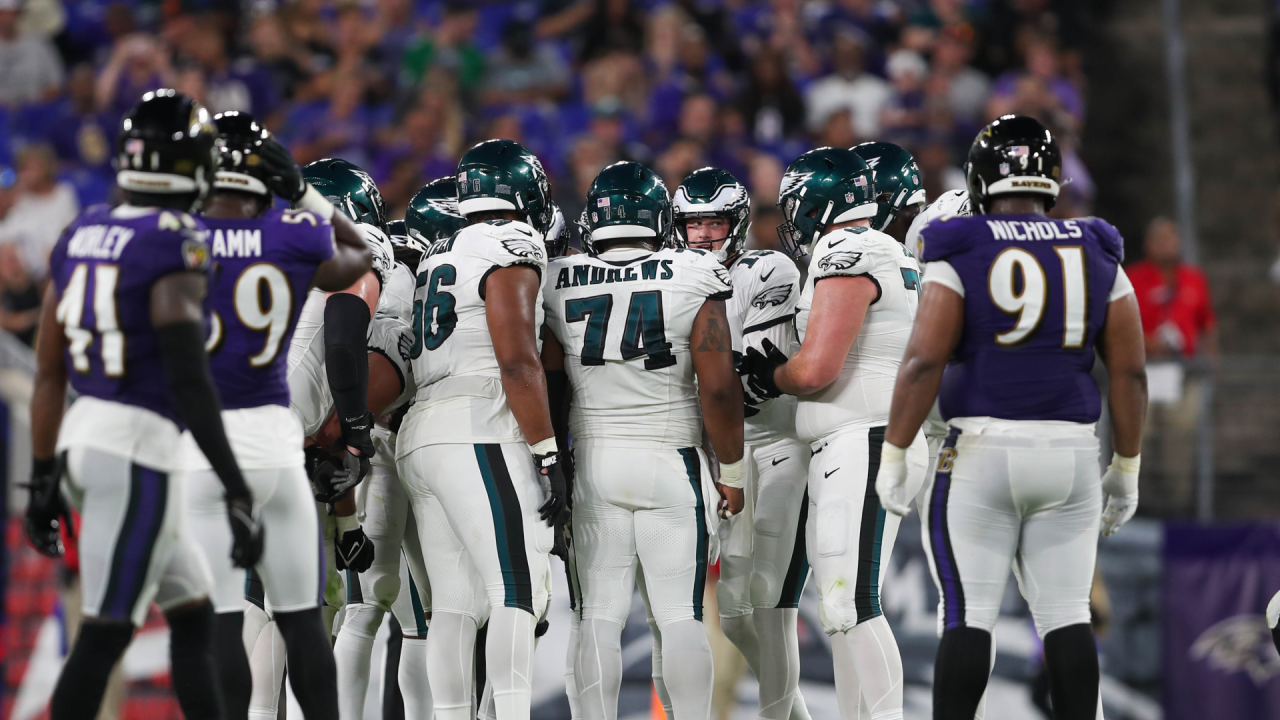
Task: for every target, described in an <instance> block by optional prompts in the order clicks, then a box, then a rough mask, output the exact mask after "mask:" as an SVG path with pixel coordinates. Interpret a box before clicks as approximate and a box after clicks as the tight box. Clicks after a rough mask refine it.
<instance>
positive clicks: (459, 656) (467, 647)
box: [427, 611, 476, 720]
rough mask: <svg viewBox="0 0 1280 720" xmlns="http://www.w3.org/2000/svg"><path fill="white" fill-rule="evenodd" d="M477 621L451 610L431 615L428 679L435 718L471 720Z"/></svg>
mask: <svg viewBox="0 0 1280 720" xmlns="http://www.w3.org/2000/svg"><path fill="white" fill-rule="evenodd" d="M475 653H476V623H475V620H472V619H471V618H470V617H467V616H465V615H459V614H457V613H449V612H439V611H436V612H433V613H432V614H431V631H430V632H428V633H427V679H428V680H429V681H430V683H431V699H432V702H433V704H434V707H435V720H471V718H473V717H474V715H473V714H472V712H471V705H472V701H473V698H474V693H473V691H472V683H473V682H474V677H473V675H474V673H473V670H474V668H475V662H476V659H475Z"/></svg>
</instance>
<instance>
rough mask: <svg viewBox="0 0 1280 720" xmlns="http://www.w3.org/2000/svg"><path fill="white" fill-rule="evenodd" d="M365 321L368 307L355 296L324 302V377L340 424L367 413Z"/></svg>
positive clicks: (338, 296)
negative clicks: (327, 382)
mask: <svg viewBox="0 0 1280 720" xmlns="http://www.w3.org/2000/svg"><path fill="white" fill-rule="evenodd" d="M369 320H370V317H369V306H368V305H366V304H365V302H364V300H362V299H361V298H359V297H357V296H355V295H352V294H350V293H335V294H333V295H330V296H329V299H328V300H327V301H325V306H324V359H325V376H326V378H327V379H328V380H329V391H330V393H332V395H333V407H334V409H335V410H337V412H338V420H339V421H341V422H343V423H354V422H357V421H358V420H359V419H360V418H362V417H364V415H365V413H367V412H369V407H368V393H369V356H368V354H367V353H368V350H367V349H366V337H367V334H368V331H369Z"/></svg>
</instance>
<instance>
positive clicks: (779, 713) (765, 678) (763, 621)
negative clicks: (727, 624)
mask: <svg viewBox="0 0 1280 720" xmlns="http://www.w3.org/2000/svg"><path fill="white" fill-rule="evenodd" d="M799 615H800V611H799V610H797V609H795V608H774V609H764V608H758V609H756V611H755V612H753V613H752V614H751V618H752V622H753V624H754V625H755V631H756V639H757V641H758V642H759V648H760V668H759V672H757V673H756V678H757V679H758V680H759V681H760V717H761V718H764V719H765V720H788V718H791V717H792V715H793V713H792V710H791V708H792V707H793V706H794V705H796V704H799V705H800V706H801V707H802V708H803V706H804V702H803V701H802V700H800V691H799V686H800V642H799V639H798V638H797V637H796V622H797V619H798V618H799ZM808 714H809V711H808V709H802V717H803V716H807V715H808Z"/></svg>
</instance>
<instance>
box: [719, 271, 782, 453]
mask: <svg viewBox="0 0 1280 720" xmlns="http://www.w3.org/2000/svg"><path fill="white" fill-rule="evenodd" d="M729 274H730V276H731V278H732V280H733V298H732V299H730V300H729V302H728V303H727V309H728V312H729V329H730V330H731V331H732V333H733V352H734V356H735V357H739V356H741V354H742V353H744V352H746V349H747V348H748V347H754V348H756V349H757V350H760V349H761V341H762V340H765V339H768V340H769V342H771V343H773V345H774V347H776V348H778V349H779V350H781V351H782V352H783V353H785V354H787V355H791V353H792V351H793V350H794V349H795V340H796V331H795V316H796V303H797V302H798V301H799V300H800V270H799V269H798V268H796V264H795V263H794V262H792V261H791V258H788V257H787V256H786V255H783V254H782V253H780V252H777V251H775V250H755V251H752V252H747V253H743V254H742V255H741V256H740V257H739V258H738V259H737V260H735V261H734V262H733V264H732V265H730V266H729ZM761 352H763V350H761ZM752 410H756V412H754V413H752V412H751V411H752ZM747 412H748V413H749V415H748V417H747V418H746V427H745V428H744V435H743V438H744V439H745V440H746V442H748V443H770V442H773V441H775V440H780V439H782V438H788V437H795V434H796V397H795V396H794V395H783V396H782V397H778V398H774V399H773V400H766V401H765V402H763V403H761V404H760V405H757V406H756V407H754V408H748V409H747Z"/></svg>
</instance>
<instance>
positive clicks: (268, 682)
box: [245, 606, 285, 720]
mask: <svg viewBox="0 0 1280 720" xmlns="http://www.w3.org/2000/svg"><path fill="white" fill-rule="evenodd" d="M250 608H251V609H249V610H246V612H245V616H246V617H248V616H250V615H253V614H254V612H256V613H259V614H261V615H262V616H264V617H265V616H266V613H263V612H262V611H261V610H258V608H257V607H254V606H250ZM246 624H247V623H246ZM254 624H255V625H257V626H260V627H261V631H260V632H259V633H258V634H257V638H255V640H254V644H253V648H252V649H251V650H250V651H249V672H250V674H251V675H252V676H253V691H252V692H251V693H250V695H249V718H250V720H276V711H277V710H278V709H279V707H280V688H281V685H282V683H283V682H284V669H285V651H284V638H283V637H282V636H281V635H280V631H279V630H277V629H276V624H275V623H274V622H268V623H266V624H265V625H261V624H260V623H258V622H255V623H254Z"/></svg>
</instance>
